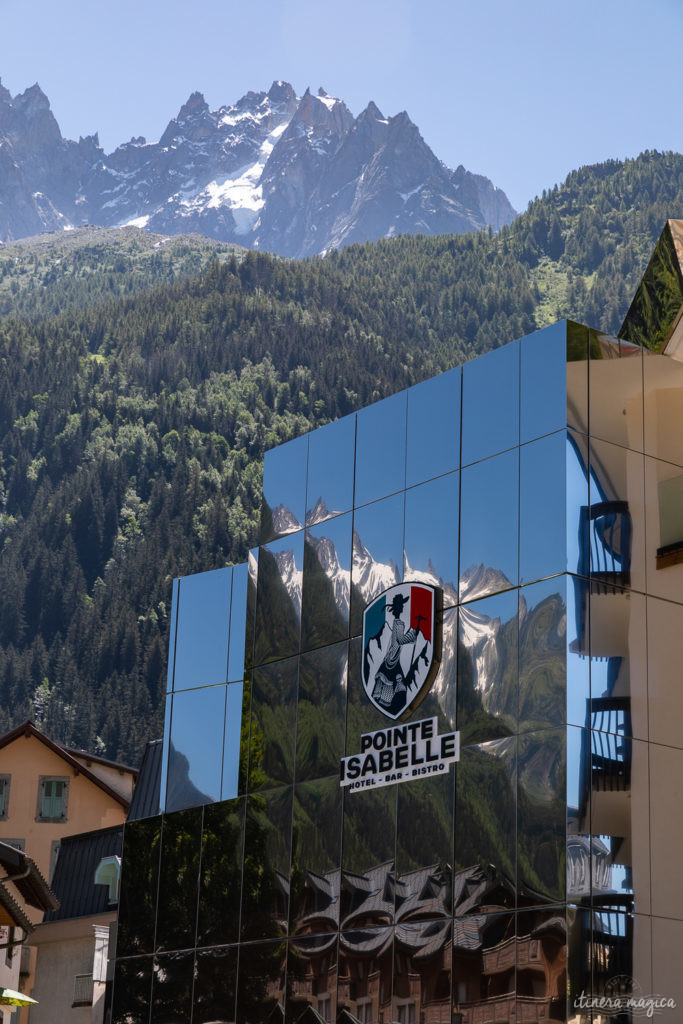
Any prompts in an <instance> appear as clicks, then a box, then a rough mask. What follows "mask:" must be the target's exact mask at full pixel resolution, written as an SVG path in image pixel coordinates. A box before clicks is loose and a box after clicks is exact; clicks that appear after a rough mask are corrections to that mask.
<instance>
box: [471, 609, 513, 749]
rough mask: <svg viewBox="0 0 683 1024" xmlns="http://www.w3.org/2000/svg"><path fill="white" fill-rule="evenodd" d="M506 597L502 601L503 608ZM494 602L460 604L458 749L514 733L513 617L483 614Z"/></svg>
mask: <svg viewBox="0 0 683 1024" xmlns="http://www.w3.org/2000/svg"><path fill="white" fill-rule="evenodd" d="M506 598H507V595H503V600H504V602H505V604H506V605H507V604H508V603H509V601H508V600H506ZM499 603H500V602H499V599H497V598H491V599H485V600H484V601H482V602H481V603H479V602H477V603H474V604H471V605H461V607H460V631H459V646H458V726H459V729H460V742H461V744H462V745H463V746H467V745H469V744H471V743H476V742H477V741H479V742H481V741H482V740H492V739H496V738H497V737H499V736H509V735H510V733H512V732H515V731H516V726H517V701H518V679H519V665H518V649H517V635H518V617H517V600H516V597H515V611H514V615H513V616H512V617H511V618H510V619H509V620H508V621H507V622H504V621H501V619H500V618H497V617H493V616H492V615H490V614H488V612H489V610H492V609H494V608H497V607H498V605H499Z"/></svg>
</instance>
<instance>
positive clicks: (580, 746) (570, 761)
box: [567, 725, 603, 905]
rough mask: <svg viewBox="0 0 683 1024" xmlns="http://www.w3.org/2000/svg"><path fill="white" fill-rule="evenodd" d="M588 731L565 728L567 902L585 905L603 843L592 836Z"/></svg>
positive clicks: (587, 901) (589, 896)
mask: <svg viewBox="0 0 683 1024" xmlns="http://www.w3.org/2000/svg"><path fill="white" fill-rule="evenodd" d="M590 742H591V737H590V732H589V730H588V729H577V728H575V727H574V726H571V725H570V726H569V727H568V728H567V899H568V900H571V901H572V903H584V904H586V905H588V904H589V903H590V900H591V887H592V884H593V874H594V865H593V860H594V859H595V864H599V863H600V861H601V858H602V855H603V848H602V844H600V843H596V842H595V841H594V839H593V837H592V836H591V770H590Z"/></svg>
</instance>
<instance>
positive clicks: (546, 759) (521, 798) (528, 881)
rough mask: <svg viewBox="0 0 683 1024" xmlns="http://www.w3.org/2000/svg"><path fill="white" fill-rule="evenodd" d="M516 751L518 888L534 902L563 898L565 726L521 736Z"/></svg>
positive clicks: (565, 782) (565, 779) (565, 786)
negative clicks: (517, 756)
mask: <svg viewBox="0 0 683 1024" xmlns="http://www.w3.org/2000/svg"><path fill="white" fill-rule="evenodd" d="M518 750H519V758H518V764H519V767H518V773H519V787H518V807H517V835H518V864H517V879H518V888H519V890H520V893H526V894H527V895H528V896H530V897H531V899H532V900H535V899H537V898H539V897H540V898H542V899H547V900H561V899H564V896H565V886H566V879H565V846H566V820H565V819H566V788H567V778H566V776H567V768H566V737H565V733H564V730H559V729H549V730H547V731H546V732H539V733H530V734H528V735H525V736H520V737H519V745H518Z"/></svg>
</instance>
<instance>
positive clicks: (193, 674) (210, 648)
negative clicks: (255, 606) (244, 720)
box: [173, 569, 232, 690]
mask: <svg viewBox="0 0 683 1024" xmlns="http://www.w3.org/2000/svg"><path fill="white" fill-rule="evenodd" d="M231 580H232V569H214V570H213V571H212V572H200V573H197V575H196V576H185V577H183V579H181V581H180V591H179V598H178V628H177V638H176V649H175V676H174V683H173V685H174V689H176V690H185V689H188V688H189V687H190V686H201V685H203V684H207V683H224V682H225V679H226V675H227V672H228V640H229V636H230V632H229V624H230V586H231Z"/></svg>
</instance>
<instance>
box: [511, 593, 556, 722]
mask: <svg viewBox="0 0 683 1024" xmlns="http://www.w3.org/2000/svg"><path fill="white" fill-rule="evenodd" d="M532 593H533V588H528V589H527V592H526V594H525V591H524V590H522V592H521V594H522V602H521V607H520V612H521V614H520V632H519V721H520V723H524V729H525V730H526V731H532V730H533V729H534V728H540V727H543V726H545V725H560V724H561V723H562V722H563V721H564V719H565V714H566V711H565V708H566V690H567V665H566V645H567V614H566V611H567V610H566V606H565V603H564V599H563V597H562V595H561V594H559V593H557V594H551V595H549V596H548V597H545V598H544V599H543V600H542V601H540V602H539V603H538V604H535V605H534V604H529V605H527V604H526V601H525V596H529V595H530V594H532Z"/></svg>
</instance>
